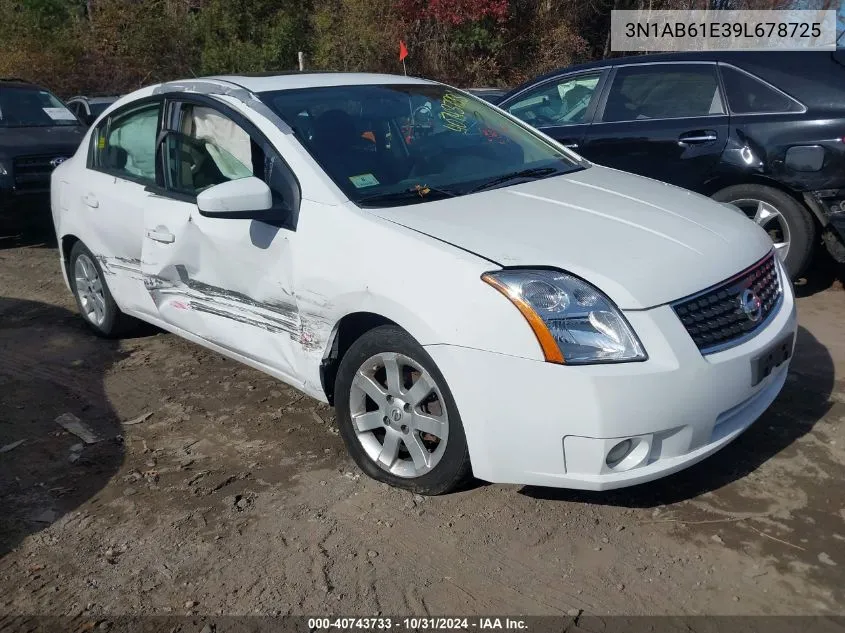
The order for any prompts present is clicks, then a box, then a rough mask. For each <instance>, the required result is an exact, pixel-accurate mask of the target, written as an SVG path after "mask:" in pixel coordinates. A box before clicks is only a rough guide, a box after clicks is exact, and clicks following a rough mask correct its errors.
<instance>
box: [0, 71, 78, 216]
mask: <svg viewBox="0 0 845 633" xmlns="http://www.w3.org/2000/svg"><path fill="white" fill-rule="evenodd" d="M84 135H85V126H84V125H82V124H81V123H80V121H79V119H77V118H76V116H74V114H73V113H72V112H71V111H70V110H68V109H67V108H66V107H65V105H64V104H63V103H62V102H61V101H60V100H59V99H58V98H57V97H56V96H55V95H53V94H52V93H50V92H49V91H48V90H45V89H44V88H41V87H39V86H37V85H35V84H31V83H29V82H26V81H22V80H20V79H0V222H8V220H9V218H10V216H11V215H12V214H14V216H15V217H18V216H19V215H24V216H32V217H33V219H34V217H35V216H36V215H38V216H44V214H43V213H39V211H40V209H39V207H38V203H46V202H47V201H48V199H49V198H48V196H49V192H50V174H51V173H52V171H53V169H55V167H56V166H58V165H60V164H61V163H62V162H63V161H65V160H66V159H67V158H69V157H70V156H72V155H73V154H74V153H75V152H76V148H77V147H79V143H80V142H81V140H82V137H83V136H84ZM21 203H27V204H21ZM43 209H44V210H49V209H48V206H47V205H46V204H43ZM23 219H27V218H23ZM0 228H2V227H0Z"/></svg>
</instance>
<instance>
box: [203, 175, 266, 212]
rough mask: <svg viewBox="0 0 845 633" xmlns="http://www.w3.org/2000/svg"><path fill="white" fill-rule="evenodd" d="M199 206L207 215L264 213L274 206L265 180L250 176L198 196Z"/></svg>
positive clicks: (221, 185) (223, 184)
mask: <svg viewBox="0 0 845 633" xmlns="http://www.w3.org/2000/svg"><path fill="white" fill-rule="evenodd" d="M197 206H198V207H199V210H200V211H203V212H205V213H221V212H226V211H262V210H265V209H269V208H270V207H271V206H273V195H272V193H271V192H270V187H268V186H267V184H266V183H265V182H264V181H263V180H260V179H258V178H256V177H255V176H250V177H249V178H239V179H238V180H230V181H229V182H224V183H221V184H219V185H214V186H213V187H209V188H208V189H206V190H205V191H203V192H201V193H200V194H199V195H198V196H197Z"/></svg>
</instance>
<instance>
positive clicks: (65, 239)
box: [59, 233, 82, 278]
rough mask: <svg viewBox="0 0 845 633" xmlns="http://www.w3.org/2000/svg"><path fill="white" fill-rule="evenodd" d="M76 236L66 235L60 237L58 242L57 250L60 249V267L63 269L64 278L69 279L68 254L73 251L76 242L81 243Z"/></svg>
mask: <svg viewBox="0 0 845 633" xmlns="http://www.w3.org/2000/svg"><path fill="white" fill-rule="evenodd" d="M81 241H82V240H80V239H79V238H78V237H77V236H76V235H73V234H72V233H68V234H67V235H64V236H62V239H60V240H59V248H60V249H61V251H60V252H61V256H62V266H63V267H64V273H65V276H66V277H68V278H69V277H70V269H69V266H70V252H71V251H72V250H73V247H74V245H75V244H76V243H77V242H81Z"/></svg>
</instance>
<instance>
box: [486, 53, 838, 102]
mask: <svg viewBox="0 0 845 633" xmlns="http://www.w3.org/2000/svg"><path fill="white" fill-rule="evenodd" d="M808 55H809V56H812V55H816V56H824V57H825V59H826V60H830V59H831V58H832V57H835V56H833V55H831V51H772V50H769V51H741V50H724V51H691V52H682V53H653V54H650V55H637V54H632V55H622V56H620V57H609V58H606V59H598V60H595V61H591V62H586V63H584V64H575V65H572V66H564V67H561V68H558V69H556V70H553V71H551V72H548V73H545V74H543V75H539V76H537V77H532V78H531V79H529V80H528V81H526V82H524V83H523V84H521V85H519V86H516V87H515V88H513V89H511V90H510V91H508V93H507V94H506V95H505V97H504V98H503V99H502V102H504V101H507V100H508V99H509V98H510V97H511V96H512V95H515V94H516V93H518V92H521V91H523V90H525V89H526V88H528V87H529V86H532V85H535V84H539V83H541V82H543V81H545V80H546V79H551V78H553V77H557V76H558V75H562V74H564V73H567V74H568V73H572V72H578V71H582V70H590V69H591V68H604V67H606V66H617V65H620V64H649V63H655V62H695V61H699V62H702V61H710V62H730V63H732V64H736V65H740V66H742V67H747V66H754V67H755V68H764V69H765V68H772V69H776V68H778V67H779V66H781V65H782V64H783V62H787V63H789V64H790V65H793V64H796V63H798V62H799V61H800V63H801V64H805V63H806V62H808V61H809V60H810V58H809V57H807V56H808ZM817 58H818V57H817ZM764 78H765V77H764Z"/></svg>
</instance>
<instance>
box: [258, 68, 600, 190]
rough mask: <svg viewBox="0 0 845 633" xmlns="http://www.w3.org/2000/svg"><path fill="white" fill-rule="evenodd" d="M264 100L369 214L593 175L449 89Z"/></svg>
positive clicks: (301, 92)
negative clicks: (573, 175)
mask: <svg viewBox="0 0 845 633" xmlns="http://www.w3.org/2000/svg"><path fill="white" fill-rule="evenodd" d="M259 96H260V98H261V99H262V100H263V101H264V102H265V103H266V104H267V105H268V106H269V107H270V108H271V109H273V110H274V111H275V112H276V113H277V114H278V115H279V116H280V117H281V118H282V119H283V120H284V121H285V122H286V123H288V125H290V126H291V128H293V131H294V134H295V135H296V137H297V139H298V140H299V141H300V142H301V143H302V145H303V146H304V147H305V148H306V149H307V150H308V152H309V153H310V154H311V155H312V156H313V157H314V159H315V160H316V161H317V162H318V163H319V164H320V165H321V166H322V168H323V169H324V170H325V171H326V173H327V174H328V175H329V176H330V177H331V178H332V180H333V181H334V182H335V183H336V184H337V185H338V186H339V187H340V189H341V190H343V192H344V193H345V194H346V195H347V196H348V197H349V198H350V199H351V200H353V201H354V202H356V203H358V204H359V205H361V206H395V205H399V204H413V203H419V202H427V201H430V200H433V199H437V198H442V197H451V196H458V195H466V194H469V193H472V192H474V191H478V190H481V189H484V188H491V187H496V186H505V185H507V184H513V183H515V182H520V181H524V180H526V179H535V178H544V177H549V176H553V175H558V174H563V173H567V172H570V171H573V170H576V169H582V168H583V167H584V165H583V164H581V163H580V162H577V161H576V160H574V159H573V158H570V157H569V155H568V154H566V152H564V151H563V150H561V149H559V148H558V147H556V146H555V145H553V144H551V143H549V142H548V141H546V140H545V139H543V138H541V137H540V136H538V135H537V134H535V133H534V132H533V131H531V130H530V129H529V128H527V127H525V126H523V125H520V124H518V123H516V122H514V121H512V120H511V119H509V118H508V117H506V116H504V115H503V114H501V113H499V112H498V111H497V110H495V109H493V108H492V107H491V106H490V105H489V104H488V103H486V102H485V101H483V100H481V99H478V98H476V97H471V96H468V95H466V94H463V93H461V92H459V91H457V90H454V89H452V88H449V87H447V86H443V85H439V84H423V83H407V84H371V85H354V86H331V87H325V88H304V89H296V90H279V91H274V92H266V93H262V94H261V95H259Z"/></svg>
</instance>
